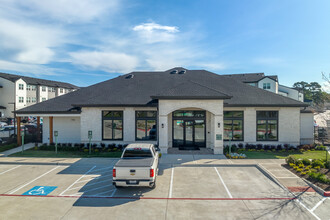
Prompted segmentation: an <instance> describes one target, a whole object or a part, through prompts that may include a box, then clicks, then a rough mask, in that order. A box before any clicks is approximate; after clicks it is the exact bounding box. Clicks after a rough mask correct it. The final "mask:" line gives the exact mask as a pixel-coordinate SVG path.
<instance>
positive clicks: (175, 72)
mask: <svg viewBox="0 0 330 220" xmlns="http://www.w3.org/2000/svg"><path fill="white" fill-rule="evenodd" d="M170 73H171V74H177V73H178V71H177V70H172V71H171V72H170Z"/></svg>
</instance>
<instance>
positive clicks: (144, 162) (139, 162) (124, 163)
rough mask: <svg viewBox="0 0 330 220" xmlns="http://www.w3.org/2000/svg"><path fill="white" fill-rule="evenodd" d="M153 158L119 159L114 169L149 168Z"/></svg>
mask: <svg viewBox="0 0 330 220" xmlns="http://www.w3.org/2000/svg"><path fill="white" fill-rule="evenodd" d="M153 162H154V158H153V157H150V158H124V159H120V160H119V161H118V162H117V163H116V165H115V167H151V166H152V164H153Z"/></svg>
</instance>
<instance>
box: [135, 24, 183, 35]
mask: <svg viewBox="0 0 330 220" xmlns="http://www.w3.org/2000/svg"><path fill="white" fill-rule="evenodd" d="M133 30H134V31H149V32H152V31H156V30H162V31H166V32H170V33H175V32H178V31H179V28H178V27H175V26H166V25H160V24H156V23H154V22H151V23H143V24H140V25H137V26H135V27H134V28H133Z"/></svg>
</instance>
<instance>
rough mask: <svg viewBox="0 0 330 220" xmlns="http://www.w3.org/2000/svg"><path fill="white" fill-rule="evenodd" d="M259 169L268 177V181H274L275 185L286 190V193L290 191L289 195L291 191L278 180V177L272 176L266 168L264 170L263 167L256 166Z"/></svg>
mask: <svg viewBox="0 0 330 220" xmlns="http://www.w3.org/2000/svg"><path fill="white" fill-rule="evenodd" d="M255 166H256V167H257V169H258V170H259V171H260V172H262V173H263V174H264V175H265V176H266V177H268V179H270V180H272V181H273V182H274V183H276V184H277V185H278V186H280V187H281V188H282V189H284V190H285V191H288V192H289V193H291V192H290V190H289V189H288V188H286V187H285V186H284V185H282V184H281V183H280V182H279V181H278V180H277V179H276V177H275V176H274V175H273V174H271V173H270V172H269V171H268V170H266V168H264V167H263V166H262V165H260V164H256V165H255Z"/></svg>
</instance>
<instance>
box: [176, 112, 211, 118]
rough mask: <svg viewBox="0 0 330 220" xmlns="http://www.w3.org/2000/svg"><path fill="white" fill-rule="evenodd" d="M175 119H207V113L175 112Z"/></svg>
mask: <svg viewBox="0 0 330 220" xmlns="http://www.w3.org/2000/svg"><path fill="white" fill-rule="evenodd" d="M173 117H174V118H182V117H193V118H205V111H175V112H173Z"/></svg>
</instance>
